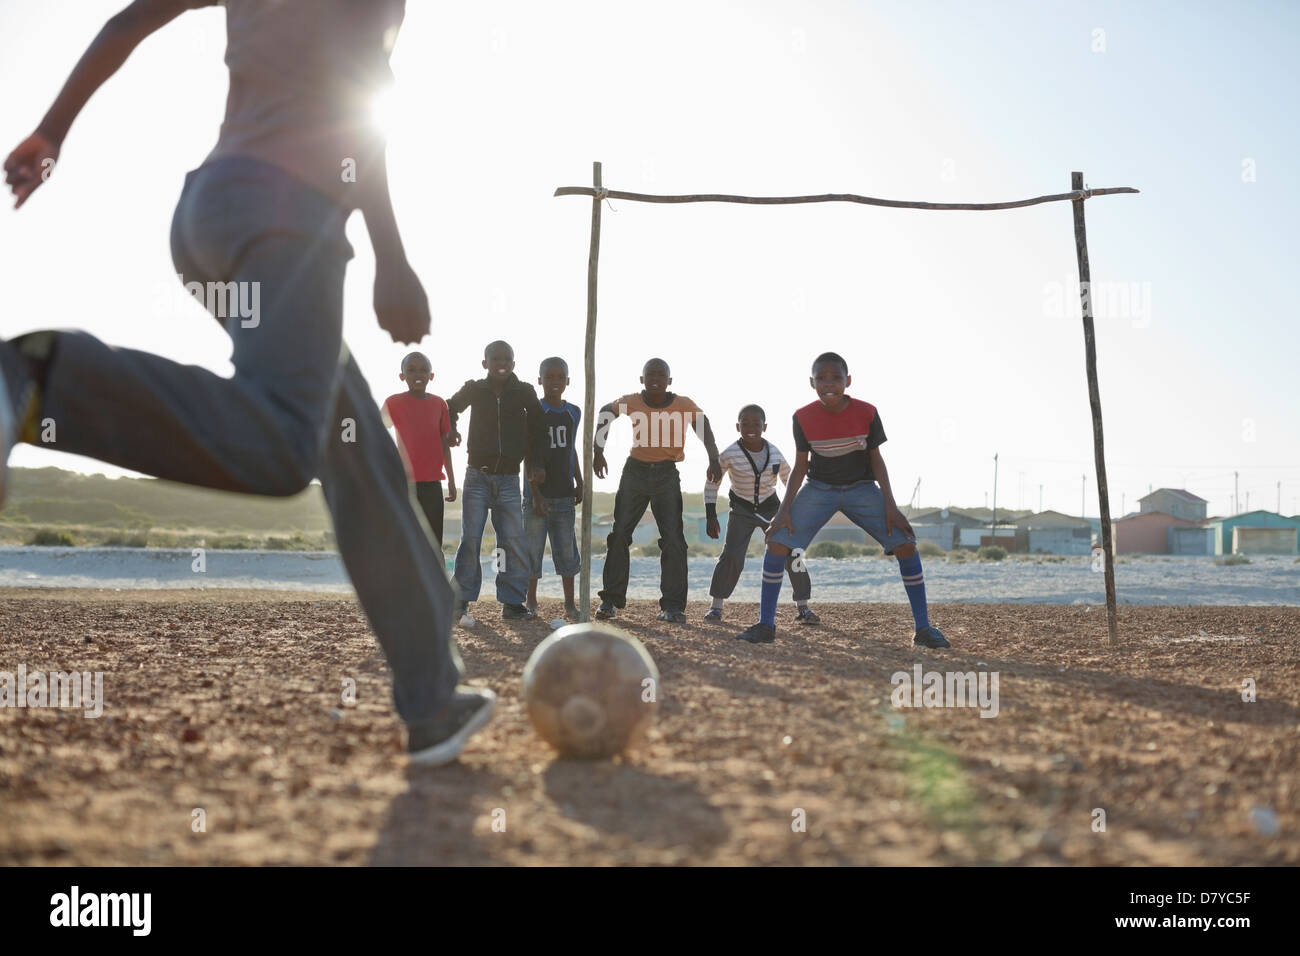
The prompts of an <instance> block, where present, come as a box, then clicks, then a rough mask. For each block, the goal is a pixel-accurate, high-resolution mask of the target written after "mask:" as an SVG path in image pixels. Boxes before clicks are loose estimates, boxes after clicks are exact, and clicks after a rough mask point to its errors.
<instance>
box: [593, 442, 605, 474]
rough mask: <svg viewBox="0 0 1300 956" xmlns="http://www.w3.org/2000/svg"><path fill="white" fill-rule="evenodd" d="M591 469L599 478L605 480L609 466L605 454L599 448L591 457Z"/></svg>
mask: <svg viewBox="0 0 1300 956" xmlns="http://www.w3.org/2000/svg"><path fill="white" fill-rule="evenodd" d="M591 469H592V471H594V472H595V473H596V477H597V478H604V477H605V472H607V471H608V470H609V465H608V463H607V462H606V461H605V453H604V452H603V451H601V450H600V449H599V448H597V449H596V451H595V453H594V454H593V455H592V456H591Z"/></svg>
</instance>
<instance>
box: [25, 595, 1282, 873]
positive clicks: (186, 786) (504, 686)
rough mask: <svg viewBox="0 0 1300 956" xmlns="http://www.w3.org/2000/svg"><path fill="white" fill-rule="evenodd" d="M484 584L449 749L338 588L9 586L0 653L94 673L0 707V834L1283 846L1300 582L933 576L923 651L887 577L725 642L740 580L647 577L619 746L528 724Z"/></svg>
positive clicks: (771, 848) (865, 852)
mask: <svg viewBox="0 0 1300 956" xmlns="http://www.w3.org/2000/svg"><path fill="white" fill-rule="evenodd" d="M704 609H705V608H704V606H703V605H693V606H692V607H691V608H690V609H689V614H690V615H691V617H692V619H693V620H696V621H698V619H699V618H700V616H701V615H702V614H703V612H704ZM475 610H476V611H477V613H478V614H479V615H480V616H481V619H480V621H479V623H478V625H477V627H476V628H475V629H474V630H472V631H466V630H458V631H457V636H458V638H459V640H460V643H461V648H462V652H463V654H464V658H465V662H466V666H467V669H468V672H469V677H470V679H471V682H473V683H482V684H485V685H487V686H490V687H492V688H493V689H495V690H496V691H497V692H498V693H499V694H500V696H501V706H500V709H499V711H498V715H497V718H496V719H495V720H494V722H493V723H492V724H491V725H490V726H489V728H488V729H487V731H485V732H484V733H483V734H481V735H479V736H478V737H476V738H474V740H473V741H472V742H471V745H470V749H469V751H468V752H467V753H466V755H465V756H464V757H463V758H462V759H461V762H460V763H459V764H457V765H453V766H450V767H446V768H442V769H437V770H417V771H408V770H407V769H406V766H405V759H404V756H403V752H402V734H401V730H400V727H399V725H398V724H397V722H396V721H395V719H394V717H393V714H392V709H391V706H390V702H389V696H388V694H389V692H388V681H387V671H386V666H385V664H384V662H383V659H382V657H381V656H380V654H379V651H378V647H377V645H376V644H375V642H374V640H373V638H372V637H371V636H370V633H369V630H368V628H367V625H366V623H365V620H364V618H363V616H362V615H361V613H360V611H359V609H358V608H357V607H356V605H355V604H353V603H352V602H351V601H349V600H345V599H324V600H322V599H320V598H319V596H315V595H301V594H300V595H288V594H277V593H273V592H265V591H261V592H213V591H208V592H175V591H170V592H148V593H127V592H94V591H89V592H50V591H21V590H9V591H3V592H0V671H11V672H12V671H16V670H17V667H18V665H19V664H20V663H22V664H25V665H26V667H27V669H28V670H29V671H32V670H36V669H43V670H48V671H53V670H63V671H68V670H74V669H76V670H83V671H92V672H93V671H103V672H104V697H105V701H106V703H105V707H104V715H103V716H102V717H101V718H99V719H94V720H88V719H84V718H83V717H82V716H81V713H80V711H71V712H69V711H60V710H55V709H44V710H39V709H23V710H17V709H8V708H4V709H0V863H3V864H29V863H40V864H58V863H78V864H130V865H140V864H262V863H271V864H285V863H290V864H334V863H345V864H381V865H387V864H483V863H507V864H530V863H533V864H536V863H553V864H617V863H651V864H658V863H668V864H673V863H704V864H772V863H786V864H842V863H861V864H957V863H977V862H979V863H1009V864H1066V863H1069V864H1157V865H1159V864H1291V865H1295V864H1297V863H1300V837H1298V836H1297V824H1300V653H1298V649H1300V643H1298V642H1300V608H1258V607H1254V608H1222V607H1219V608H1179V607H1170V608H1167V607H1122V608H1121V609H1120V614H1121V618H1120V620H1121V627H1122V630H1123V634H1124V644H1123V646H1122V647H1120V648H1119V649H1116V650H1107V649H1106V648H1105V646H1104V636H1105V616H1104V612H1099V611H1098V610H1097V609H1091V610H1087V609H1085V608H1083V607H1060V606H1043V605H1038V606H1009V605H972V604H964V605H939V606H937V607H936V608H935V609H934V615H933V616H934V619H935V622H936V623H937V624H938V625H939V626H940V627H942V628H943V629H944V630H945V632H946V633H947V634H948V636H949V638H950V639H951V640H952V642H953V644H954V647H953V649H952V650H949V651H929V652H919V651H914V650H913V648H912V647H911V644H910V635H911V630H910V628H909V624H910V617H909V615H908V613H907V609H906V606H905V605H823V606H820V607H819V608H818V610H819V611H820V612H821V614H822V618H823V620H824V621H825V622H826V623H825V624H823V625H822V626H821V627H814V628H798V629H796V628H794V627H793V626H791V625H790V624H789V617H790V614H791V610H790V608H789V606H783V607H782V609H781V616H780V618H779V619H778V624H779V625H781V624H784V627H783V630H782V632H781V634H780V636H779V638H778V642H777V643H776V644H773V645H769V646H760V647H752V646H750V645H747V644H743V643H741V642H737V641H735V640H732V639H731V638H732V635H733V634H734V633H735V632H737V631H738V630H740V628H741V627H743V626H744V625H745V624H747V623H748V622H749V621H750V620H752V619H753V617H754V615H755V608H754V607H753V606H752V605H750V606H745V605H738V606H732V607H729V608H728V617H729V623H728V625H727V626H725V627H722V628H719V627H716V626H709V625H704V624H702V623H694V624H691V625H689V626H681V627H672V626H669V625H662V626H660V625H657V623H656V622H655V621H654V619H653V617H654V612H655V609H654V608H653V607H651V606H650V605H648V604H639V605H637V606H636V607H629V609H628V612H627V613H626V614H625V615H624V617H623V618H622V621H621V623H622V624H623V625H624V626H625V627H626V628H627V629H628V630H630V631H632V632H633V633H635V634H637V635H638V636H639V637H640V638H641V639H642V640H643V641H644V642H645V643H646V645H647V647H648V648H649V649H650V652H651V653H652V654H653V655H654V657H655V659H656V660H657V662H658V665H659V668H660V671H661V674H662V685H661V688H660V696H661V701H662V705H661V709H660V718H659V722H658V725H657V727H656V729H655V730H654V731H653V732H652V735H651V738H650V740H649V741H648V743H647V745H646V746H645V747H644V748H643V749H642V750H641V751H639V752H637V753H635V754H633V755H632V756H631V757H630V758H628V759H626V760H625V761H623V762H616V763H607V764H583V763H575V762H569V761H559V760H556V759H555V758H554V757H553V755H552V754H551V753H550V752H549V750H548V749H547V748H546V746H545V745H544V744H543V743H542V742H541V741H540V740H539V739H538V738H537V737H536V735H535V734H534V733H533V731H532V730H531V728H530V726H529V724H528V722H527V718H526V716H525V715H524V712H523V706H522V702H521V700H520V696H519V677H520V673H521V671H522V669H523V665H524V662H525V660H526V659H527V657H528V654H529V652H530V651H531V650H532V648H533V647H534V646H535V645H536V644H537V643H538V642H539V641H540V640H541V639H542V638H543V637H544V636H545V635H546V634H547V633H548V628H547V627H546V625H545V624H544V623H540V622H526V623H521V624H514V623H512V624H506V623H504V622H502V621H501V620H499V617H498V615H497V613H496V610H495V607H494V606H493V605H491V604H488V603H480V604H478V605H476V606H475ZM558 611H559V606H558V604H556V605H548V603H547V602H543V613H544V615H545V616H547V617H549V616H553V615H554V614H555V613H557V612H558ZM733 622H735V624H738V625H739V626H733ZM917 662H920V663H922V664H923V665H924V668H925V669H926V670H943V669H948V670H962V671H966V670H975V671H996V672H998V674H999V678H1000V679H999V705H1000V706H999V713H998V715H997V716H996V717H993V718H981V717H980V716H979V713H978V712H977V710H975V709H969V708H967V709H963V708H944V709H933V708H931V709H906V710H896V709H894V708H893V707H891V704H890V694H891V692H892V690H893V687H892V686H891V683H890V677H891V674H893V673H895V672H898V671H908V672H911V670H912V667H913V665H914V664H915V663H917ZM348 677H351V678H353V679H355V680H356V683H357V688H358V692H357V693H358V701H357V703H356V704H354V705H351V706H344V705H343V704H342V703H341V700H340V691H341V688H342V683H343V680H344V678H348ZM1245 678H1253V679H1254V680H1255V682H1256V684H1257V693H1258V700H1257V701H1255V702H1249V703H1248V702H1243V701H1242V699H1241V687H1242V681H1243V679H1245ZM195 808H201V809H202V810H203V813H204V815H205V821H206V831H205V832H194V829H193V827H192V820H193V819H194V817H193V811H194V810H195ZM1095 808H1101V809H1103V810H1104V811H1105V814H1106V819H1105V824H1106V829H1105V832H1094V828H1093V824H1094V809H1095ZM496 810H501V811H504V813H496V814H495V815H494V811H496ZM800 810H802V811H803V814H802V817H803V819H805V820H806V832H796V829H795V827H794V826H793V825H794V824H797V822H798V820H799V819H800V815H799V813H798V811H800ZM494 818H495V819H496V820H497V821H498V827H499V826H500V822H501V821H504V824H505V829H504V832H500V831H499V830H494V829H493V821H494Z"/></svg>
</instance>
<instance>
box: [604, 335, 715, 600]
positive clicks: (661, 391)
mask: <svg viewBox="0 0 1300 956" xmlns="http://www.w3.org/2000/svg"><path fill="white" fill-rule="evenodd" d="M672 383H673V379H672V372H671V371H670V370H669V368H668V363H667V362H665V361H664V360H663V359H659V358H652V359H651V360H650V361H648V362H646V363H645V366H644V367H643V368H642V369H641V384H642V386H643V389H642V390H641V391H640V392H634V393H632V394H630V395H624V396H623V397H622V398H620V399H618V400H617V401H615V402H610V403H609V404H608V405H606V406H604V407H603V408H601V410H600V417H599V419H598V420H597V425H596V434H595V442H596V448H595V450H594V452H593V454H592V467H593V469H594V470H595V472H596V477H597V478H604V477H605V474H606V472H607V470H608V464H607V463H606V461H605V452H604V448H605V439H606V438H607V437H608V435H609V426H610V424H611V423H612V422H613V420H614V419H615V418H617V417H618V416H619V415H627V416H628V417H629V418H631V420H632V453H631V455H630V456H629V457H628V459H627V462H626V463H625V464H624V465H623V474H622V476H621V477H620V478H619V482H618V494H617V495H616V496H615V498H614V530H613V531H611V532H610V534H609V537H608V539H607V544H608V550H607V551H606V553H605V571H604V587H603V588H602V589H601V591H600V607H599V608H598V609H597V611H596V617H598V618H601V619H607V618H611V617H613V616H614V613H615V608H621V607H625V606H626V605H627V581H628V572H629V567H628V549H629V548H630V547H631V545H632V532H633V531H635V530H636V526H637V524H638V522H640V520H641V517H642V516H643V515H644V514H645V509H646V508H647V506H648V507H649V508H650V510H651V512H652V513H653V514H654V516H655V523H656V524H657V525H658V527H659V592H660V597H659V607H660V609H661V610H660V612H659V620H661V621H669V622H672V623H674V624H684V623H685V622H686V535H685V534H684V533H683V531H682V482H681V477H680V476H679V475H678V473H677V462H679V461H681V460H682V459H683V458H685V457H686V433H687V431H694V432H695V433H696V435H698V436H699V437H700V440H701V441H703V442H704V447H705V449H707V450H708V453H709V469H708V479H709V481H712V482H719V481H721V480H722V466H721V465H720V464H719V463H718V445H717V443H716V442H715V441H714V440H713V429H712V428H711V427H710V425H709V419H708V416H706V415H705V414H704V412H703V411H701V410H700V407H699V406H698V405H696V404H695V403H694V402H693V401H691V400H690V399H689V398H687V397H686V396H685V395H675V394H674V393H672V392H670V391H668V386H669V385H671V384H672Z"/></svg>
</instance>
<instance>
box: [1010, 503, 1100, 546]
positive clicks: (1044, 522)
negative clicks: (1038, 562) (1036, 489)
mask: <svg viewBox="0 0 1300 956" xmlns="http://www.w3.org/2000/svg"><path fill="white" fill-rule="evenodd" d="M1015 528H1016V530H1015V541H1016V550H1017V551H1020V552H1027V553H1029V554H1089V553H1090V552H1091V551H1092V523H1091V522H1090V521H1088V520H1087V519H1086V518H1076V517H1074V516H1073V515H1067V514H1062V513H1061V512H1059V511H1041V512H1039V513H1038V514H1031V515H1025V516H1024V517H1023V518H1020V519H1019V520H1017V521H1016V524H1015Z"/></svg>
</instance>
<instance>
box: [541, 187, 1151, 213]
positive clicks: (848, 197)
mask: <svg viewBox="0 0 1300 956" xmlns="http://www.w3.org/2000/svg"><path fill="white" fill-rule="evenodd" d="M596 192H597V189H593V188H592V187H590V186H561V187H560V188H559V189H557V190H555V195H556V196H591V195H594V194H595V193H596ZM1135 192H1138V190H1136V189H1134V188H1132V187H1131V186H1108V187H1106V188H1104V189H1089V190H1087V191H1086V192H1085V191H1084V190H1082V189H1076V190H1075V191H1074V192H1068V193H1055V194H1053V195H1051V196H1036V197H1034V198H1033V199H1016V200H1013V201H1011V202H914V201H912V200H906V199H876V198H875V197H872V196H858V195H856V194H854V193H823V194H822V195H819V196H732V195H727V194H724V193H693V194H691V195H688V196H654V195H650V194H648V193H629V192H625V191H623V190H621V189H609V190H604V191H602V195H604V196H607V197H608V198H610V199H630V200H634V201H635V202H658V203H683V202H733V203H747V204H750V205H755V206H792V205H802V204H804V203H818V202H853V203H860V204H861V205H864V206H886V207H888V208H890V209H966V210H973V211H976V212H980V211H987V210H990V209H1020V208H1022V207H1024V206H1037V205H1038V204H1039V203H1045V202H1063V201H1066V200H1068V201H1070V202H1077V201H1079V200H1082V199H1087V198H1089V197H1090V196H1110V195H1113V194H1115V193H1135Z"/></svg>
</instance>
